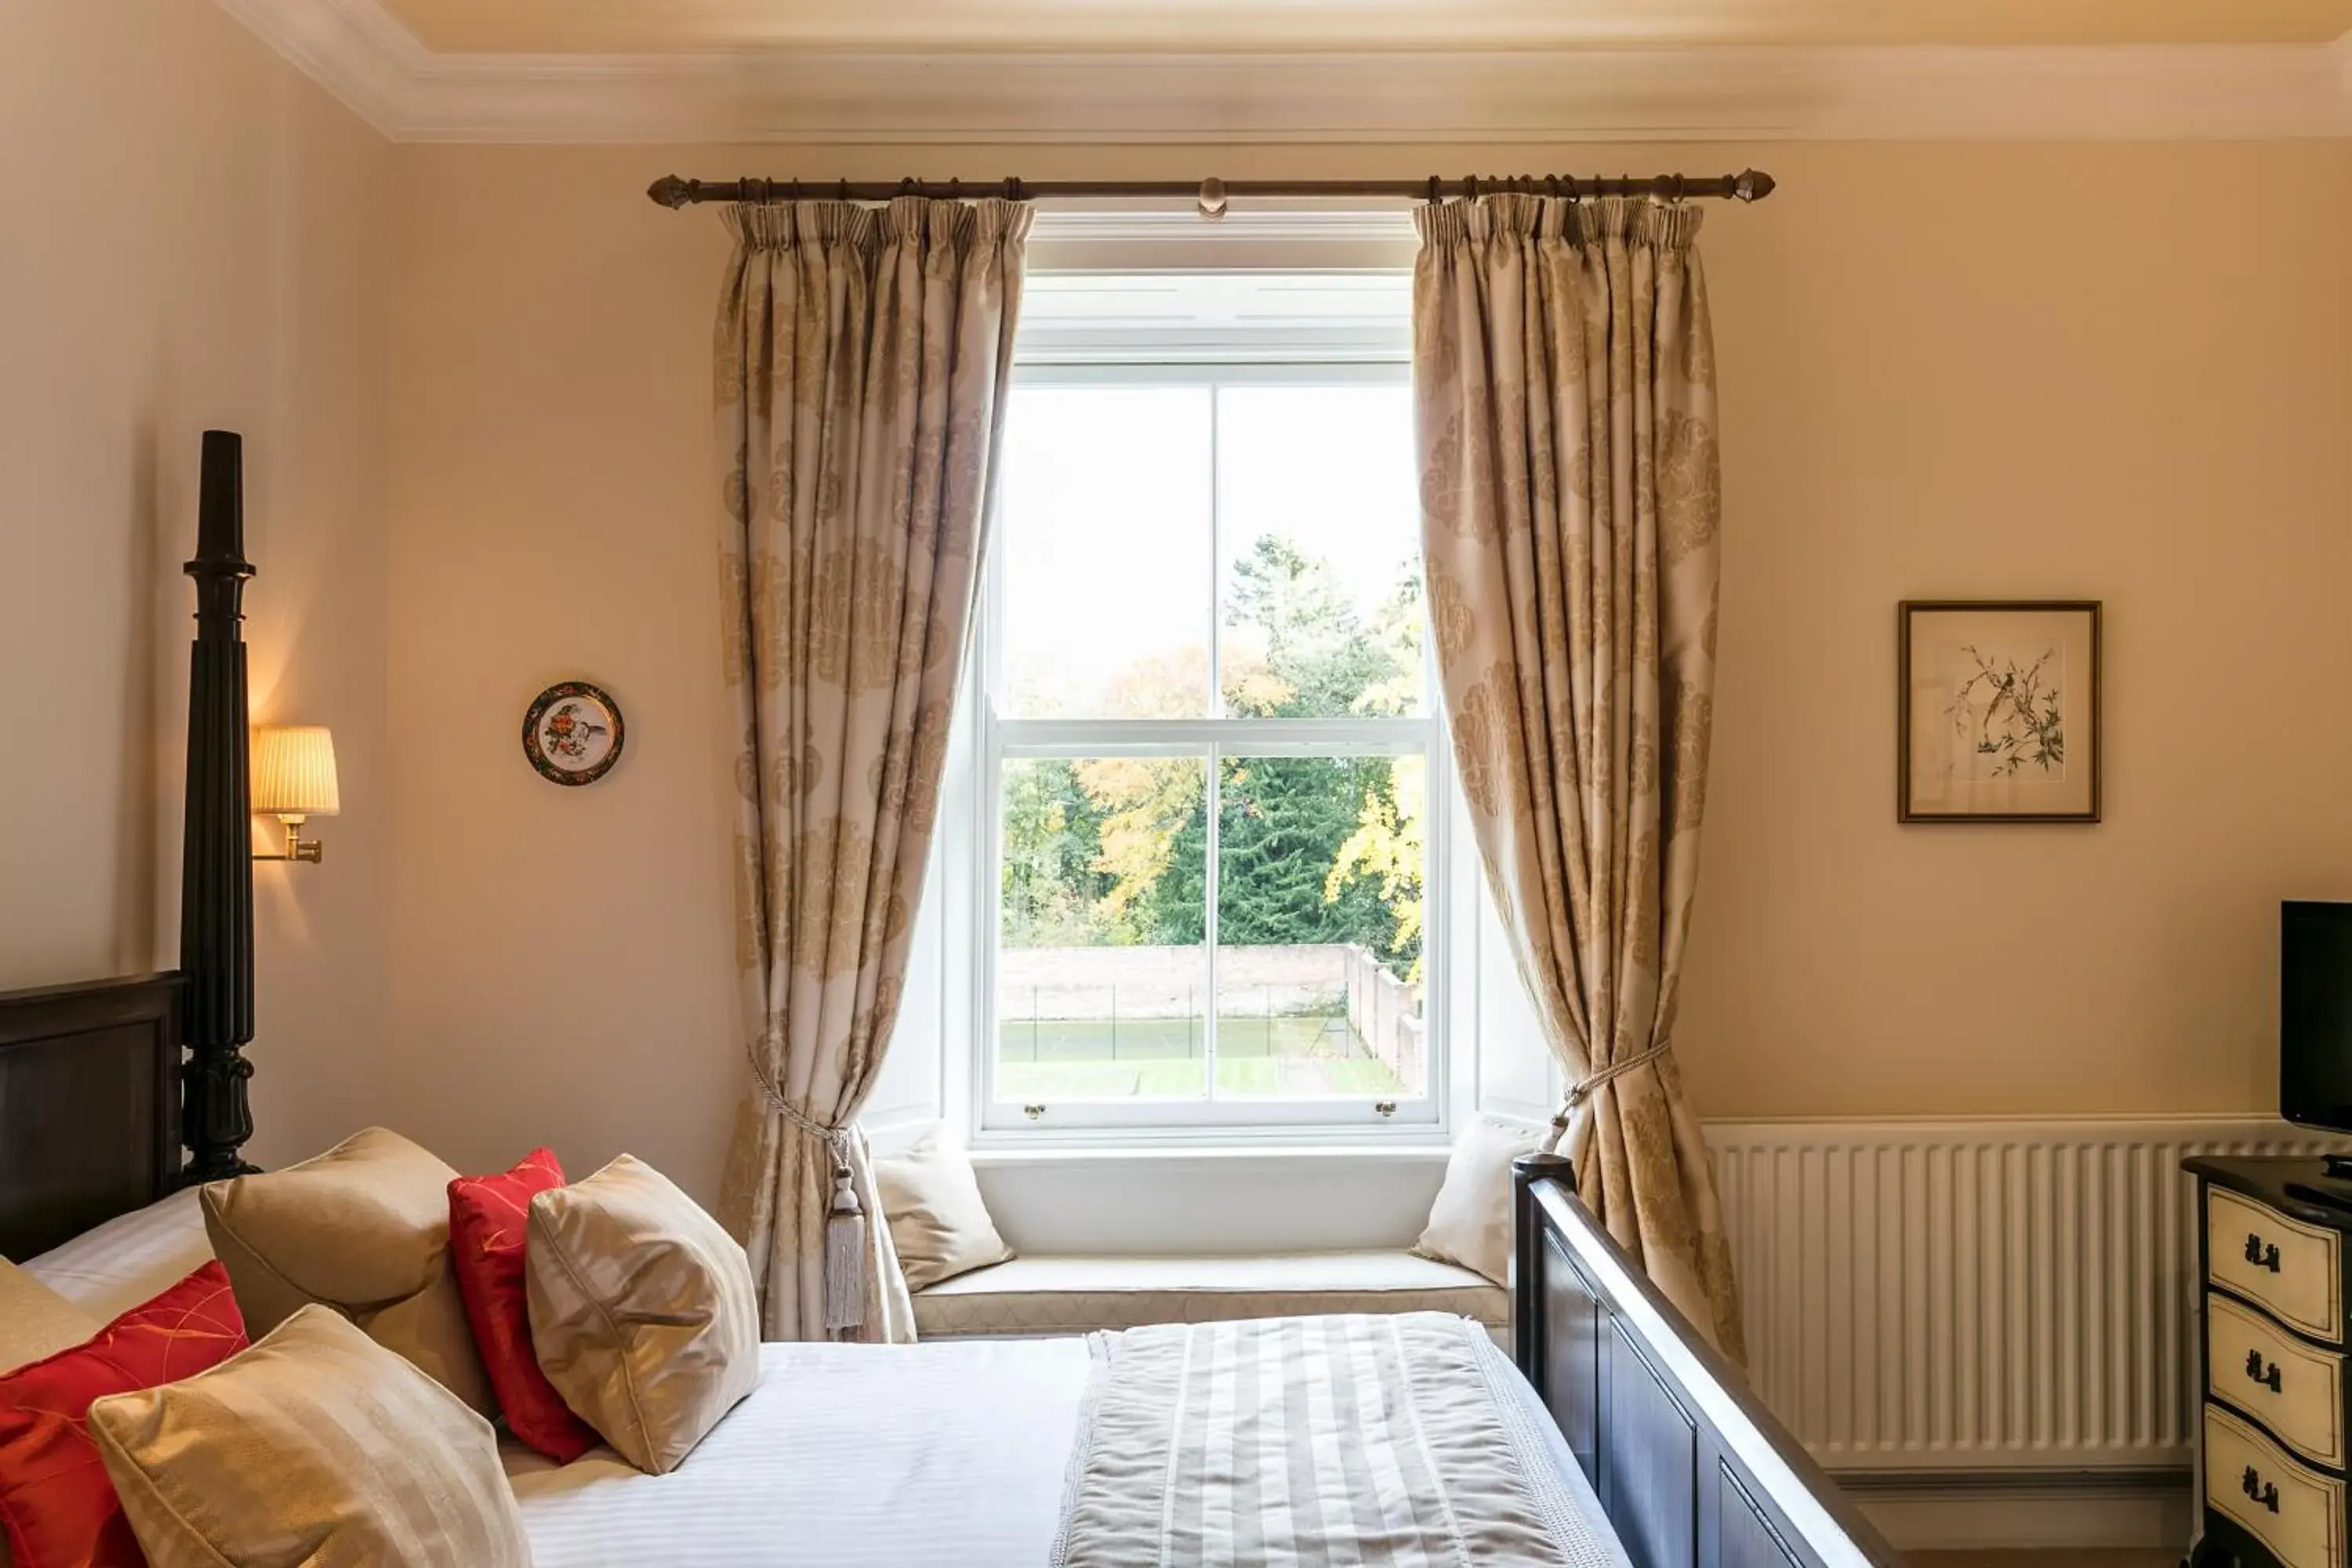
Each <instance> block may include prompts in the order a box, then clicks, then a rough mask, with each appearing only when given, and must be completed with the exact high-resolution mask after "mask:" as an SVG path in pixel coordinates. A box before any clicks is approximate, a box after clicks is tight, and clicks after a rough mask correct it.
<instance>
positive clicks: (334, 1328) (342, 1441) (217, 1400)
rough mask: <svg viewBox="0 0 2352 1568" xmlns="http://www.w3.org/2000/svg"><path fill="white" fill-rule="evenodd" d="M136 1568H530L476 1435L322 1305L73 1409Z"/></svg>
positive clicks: (435, 1394)
mask: <svg viewBox="0 0 2352 1568" xmlns="http://www.w3.org/2000/svg"><path fill="white" fill-rule="evenodd" d="M89 1429H90V1436H92V1437H93V1438H94V1439H95V1440H96V1441H97V1444H98V1449H99V1453H100V1457H101V1458H104V1459H105V1461H106V1470H107V1474H108V1475H109V1476H110V1477H111V1478H112V1479H113V1481H114V1489H115V1492H116V1494H117V1495H118V1496H120V1497H121V1500H122V1511H123V1512H124V1513H125V1514H126V1515H127V1516H128V1517H129V1518H130V1521H131V1531H132V1532H133V1533H134V1534H136V1535H137V1536H138V1537H139V1544H140V1545H141V1546H142V1548H144V1549H145V1551H146V1553H147V1561H148V1562H149V1563H150V1564H152V1568H224V1565H225V1564H226V1565H227V1568H296V1565H297V1564H299V1565H301V1568H426V1565H428V1564H429V1565H431V1568H457V1564H460V1563H462V1564H465V1565H466V1568H528V1565H529V1563H530V1545H529V1543H528V1542H527V1541H526V1540H525V1538H524V1535H523V1529H522V1518H521V1515H520V1513H519V1512H518V1511H517V1510H516V1508H515V1500H514V1493H513V1492H512V1490H511V1489H509V1487H508V1485H507V1479H506V1473H505V1471H504V1470H503V1469H501V1468H499V1444H498V1436H497V1435H496V1434H495V1433H494V1432H492V1431H491V1429H490V1424H489V1423H488V1422H487V1421H485V1420H483V1419H482V1418H481V1417H480V1416H479V1415H475V1414H474V1413H473V1412H472V1411H470V1410H468V1409H467V1408H466V1406H465V1405H463V1404H461V1403H459V1402H458V1401H457V1399H456V1398H454V1397H452V1396H451V1395H450V1394H449V1393H448V1391H447V1390H446V1389H444V1388H443V1387H441V1385H440V1384H436V1383H435V1382H434V1381H433V1380H432V1379H431V1378H429V1377H426V1376H425V1375H424V1373H420V1372H419V1371H417V1370H416V1368H415V1367H414V1366H412V1365H410V1364H409V1363H407V1362H406V1361H404V1360H403V1359H402V1358H401V1357H399V1356H396V1355H394V1354H393V1353H392V1352H389V1351H387V1350H385V1349H383V1347H382V1346H381V1345H378V1344H377V1343H376V1342H373V1340H371V1339H369V1338H368V1336H367V1335H365V1334H363V1333H362V1332H361V1331H359V1330H358V1329H355V1328H353V1327H352V1325H351V1324H350V1323H349V1322H346V1321H344V1320H343V1319H342V1318H341V1316H339V1315H337V1314H336V1313H335V1312H333V1311H331V1310H328V1309H327V1308H325V1307H319V1306H310V1307H304V1308H302V1309H301V1310H299V1311H297V1312H295V1313H294V1314H293V1315H292V1316H291V1317H289V1318H288V1319H287V1320H286V1321H284V1322H283V1323H280V1324H279V1325H278V1327H277V1328H276V1329H275V1330H273V1331H271V1332H270V1333H269V1334H268V1335H267V1336H265V1337H264V1338H263V1339H262V1340H261V1341H260V1342H258V1343H257V1344H255V1345H254V1346H253V1348H252V1349H250V1350H247V1351H246V1352H242V1353H241V1354H238V1355H234V1356H231V1357H230V1358H229V1359H228V1360H226V1361H225V1362H223V1363H220V1364H219V1365H218V1366H215V1367H213V1368H212V1369H210V1370H209V1371H205V1372H200V1373H196V1374H195V1375H194V1377H190V1378H185V1379H183V1380H182V1381H181V1382H178V1383H173V1384H164V1385H163V1387H161V1388H151V1389H145V1390H142V1391H141V1392H140V1393H137V1394H111V1395H110V1396H108V1397H107V1398H104V1399H100V1400H97V1401H94V1402H93V1403H92V1404H91V1405H90V1407H89Z"/></svg>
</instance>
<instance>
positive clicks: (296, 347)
mask: <svg viewBox="0 0 2352 1568" xmlns="http://www.w3.org/2000/svg"><path fill="white" fill-rule="evenodd" d="M392 156H393V154H392V150H391V148H390V147H389V145H388V144H386V143H384V142H383V141H382V140H381V139H380V138H378V137H377V136H375V135H374V134H373V132H370V131H368V130H366V129H365V128H364V127H363V126H362V125H361V123H360V122H359V121H357V120H355V119H354V118H353V117H352V116H351V115H350V114H349V113H347V112H346V111H345V110H342V109H341V107H340V106H338V105H336V104H335V103H334V102H333V101H332V100H330V99H328V98H327V97H326V96H325V95H324V94H323V93H321V92H320V90H319V89H317V88H316V87H314V86H313V85H312V84H311V83H310V82H309V81H308V80H307V79H304V78H303V77H301V76H300V75H299V73H297V72H296V71H295V70H294V69H293V68H290V67H289V66H287V65H286V64H284V63H283V62H282V61H280V60H279V59H278V58H277V57H276V56H275V55H273V54H271V53H269V52H268V50H267V49H265V48H264V47H262V46H261V45H260V44H259V43H258V42H257V41H256V40H255V39H254V38H253V37H251V36H250V35H249V34H247V32H246V31H245V30H244V29H243V28H242V27H240V26H237V24H236V23H235V22H234V21H232V20H230V19H229V18H228V17H227V16H226V15H225V14H224V13H222V12H221V11H220V10H219V9H218V8H217V7H215V6H213V5H202V4H191V3H189V0H76V3H75V4H71V5H57V4H49V5H8V6H0V189H5V190H6V191H7V192H8V193H10V195H9V198H8V199H9V204H10V210H9V214H8V216H7V217H6V219H5V221H0V584H5V588H6V607H5V613H0V736H5V741H0V988H5V987H16V986H26V985H37V984H52V983H56V982H62V981H69V980H85V979H91V978H96V977H99V976H101V975H107V974H113V973H128V972H135V971H140V970H143V969H147V968H152V967H158V966H169V965H170V964H172V963H174V962H175V961H176V956H177V951H178V935H177V931H178V926H177V921H178V903H177V889H178V886H179V788H180V778H181V754H182V750H183V746H184V733H185V725H184V705H185V701H186V683H187V673H186V672H187V653H186V647H187V640H186V639H187V637H188V636H189V634H190V631H191V625H190V621H189V618H188V617H189V615H190V612H191V610H192V608H193V600H192V598H191V596H190V592H189V589H188V586H187V584H186V581H185V579H184V578H183V577H182V575H181V574H180V570H179V566H180V563H181V562H183V561H184V560H185V559H186V557H187V555H188V554H189V552H190V550H191V548H192V546H193V544H194V527H195V480H196V460H197V445H198V436H199V433H200V432H201V431H202V430H204V429H205V427H207V426H226V427H227V428H231V429H236V430H241V431H243V432H244V434H245V437H246V485H247V551H248V553H249V554H251V555H252V556H253V558H254V559H255V560H256V561H257V563H259V565H260V569H261V574H260V576H259V577H258V579H257V581H256V582H255V584H253V587H252V589H251V590H250V592H249V593H248V594H247V601H246V604H247V616H248V620H247V637H248V639H249V640H250V642H251V644H252V653H251V656H250V657H251V668H252V685H253V696H254V705H255V712H256V716H257V718H258V719H261V720H264V721H268V720H273V719H283V720H287V721H312V722H319V723H325V724H331V725H332V726H333V727H334V731H335V739H336V742H337V747H338V750H339V752H340V756H341V772H342V784H343V801H344V806H345V811H346V813H347V815H345V816H343V817H341V819H339V820H337V821H334V822H331V823H324V824H321V826H322V828H323V837H325V838H326V839H327V840H328V843H329V850H328V858H327V863H326V864H325V865H324V866H322V867H319V868H310V867H304V868H300V870H299V872H298V873H296V874H293V875H289V874H288V872H287V870H286V868H282V867H281V868H270V867H264V868H258V870H257V876H256V892H257V906H258V910H259V919H258V926H259V932H258V942H259V986H260V990H259V995H258V998H257V1001H258V1014H259V1019H260V1032H259V1037H258V1038H257V1042H256V1046H255V1049H254V1053H253V1055H254V1058H255V1060H256V1061H257V1063H258V1064H259V1068H260V1074H259V1077H258V1078H257V1079H256V1080H255V1083H254V1101H255V1107H256V1112H257V1120H258V1121H259V1125H260V1128H261V1136H260V1138H259V1140H258V1141H257V1143H256V1145H255V1152H256V1153H257V1157H259V1158H262V1159H265V1160H279V1159H284V1158H286V1157H288V1156H289V1155H292V1154H295V1153H298V1152H305V1151H307V1150H310V1149H314V1148H316V1147H318V1146H319V1145H320V1143H322V1142H325V1141H326V1140H327V1139H329V1138H330V1137H331V1136H333V1135H334V1134H336V1133H338V1132H340V1131H342V1130H344V1129H345V1128H347V1127H349V1126H351V1125H352V1124H353V1123H354V1122H355V1121H358V1120H360V1119H362V1117H364V1116H365V1115H366V1114H367V1113H368V1108H369V1106H370V1104H371V1103H372V1101H373V1073H374V1069H375V1066H376V1063H377V1059H378V1056H379V1053H380V1050H381V1046H382V1040H383V932H384V921H383V910H384V850H385V846H386V843H387V841H388V833H387V826H388V823H387V793H386V791H385V788H384V775H383V768H384V763H385V746H384V733H383V702H384V679H383V659H384V594H383V569H384V552H383V419H382V406H383V385H384V365H383V324H384V321H385V309H384V302H383V294H384V288H385V285H386V282H387V280H388V278H389V268H388V267H387V265H386V261H385V256H386V253H387V248H388V247H387V241H388V237H389V235H390V223H389V213H388V210H387V208H388V201H389V196H390V193H391V171H392Z"/></svg>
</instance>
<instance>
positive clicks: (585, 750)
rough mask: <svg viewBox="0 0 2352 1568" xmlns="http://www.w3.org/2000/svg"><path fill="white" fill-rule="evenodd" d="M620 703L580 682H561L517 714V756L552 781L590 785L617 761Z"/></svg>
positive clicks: (620, 727)
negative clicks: (519, 746)
mask: <svg viewBox="0 0 2352 1568" xmlns="http://www.w3.org/2000/svg"><path fill="white" fill-rule="evenodd" d="M624 734H625V731H624V730H623V728H622V725H621V705H620V704H619V703H617V702H615V701H614V700H612V699H611V698H610V697H608V696H606V695H605V694H604V691H603V690H602V689H599V688H597V687H594V686H591V685H590V684H589V683H588V682H586V681H584V680H562V681H558V682H556V684H554V685H553V686H551V687H549V688H548V689H546V690H544V691H542V692H541V693H540V694H539V696H538V697H537V698H535V699H533V700H532V701H531V705H530V712H528V713H526V714H524V715H523V721H522V754H523V755H524V756H526V757H529V758H530V765H531V766H532V767H534V768H537V769H538V770H539V776H540V777H541V778H543V779H546V780H548V781H549V782H551V783H552V784H594V783H595V782H596V781H597V780H598V779H601V778H603V777H604V775H605V774H606V773H610V772H612V771H613V764H614V763H617V762H619V761H620V760H621V742H622V739H623V737H624Z"/></svg>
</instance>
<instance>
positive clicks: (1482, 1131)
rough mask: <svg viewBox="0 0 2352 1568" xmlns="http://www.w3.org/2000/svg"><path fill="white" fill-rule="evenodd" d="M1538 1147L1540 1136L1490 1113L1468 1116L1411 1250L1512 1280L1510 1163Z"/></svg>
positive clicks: (1501, 1279)
mask: <svg viewBox="0 0 2352 1568" xmlns="http://www.w3.org/2000/svg"><path fill="white" fill-rule="evenodd" d="M1542 1146H1543V1134H1542V1133H1540V1132H1538V1131H1535V1130H1534V1129H1532V1128H1528V1127H1522V1126H1518V1125H1517V1124H1515V1123H1513V1122H1508V1121H1496V1119H1495V1118H1493V1117H1491V1116H1476V1117H1473V1118H1471V1121H1470V1125H1469V1126H1467V1127H1465V1128H1464V1129H1463V1130H1462V1133H1461V1136H1460V1137H1459V1138H1457V1139H1456V1140H1455V1141H1454V1152H1453V1154H1452V1155H1451V1156H1450V1157H1448V1158H1447V1160H1446V1162H1445V1183H1444V1185H1443V1186H1441V1187H1439V1188H1438V1190H1437V1201H1436V1202H1435V1203H1433V1204H1432V1205H1429V1225H1428V1227H1427V1228H1426V1229H1424V1230H1423V1232H1422V1233H1421V1239H1420V1240H1419V1241H1416V1242H1414V1243H1413V1244H1412V1249H1413V1250H1414V1251H1415V1252H1418V1253H1419V1254H1421V1255H1422V1256H1423V1258H1435V1259H1437V1260H1438V1261H1439V1262H1440V1263H1458V1264H1460V1265H1461V1266H1462V1267H1463V1268H1475V1269H1476V1270H1477V1271H1478V1272H1479V1273H1481V1274H1484V1275H1485V1276H1486V1278H1487V1279H1492V1280H1493V1281H1494V1282H1495V1283H1496V1284H1497V1285H1507V1284H1509V1283H1510V1282H1511V1162H1512V1161H1514V1160H1516V1159H1517V1158H1518V1157H1519V1156H1520V1155H1522V1154H1532V1153H1534V1152H1536V1151H1537V1150H1538V1149H1539V1148H1541V1147H1542Z"/></svg>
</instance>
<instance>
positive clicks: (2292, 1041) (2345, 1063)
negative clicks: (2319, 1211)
mask: <svg viewBox="0 0 2352 1568" xmlns="http://www.w3.org/2000/svg"><path fill="white" fill-rule="evenodd" d="M2279 1113H2280V1114H2281V1115H2283V1116H2284V1117H2285V1118H2286V1119H2287V1120H2288V1121H2293V1122H2296V1123H2299V1124H2300V1125H2302V1126H2305V1127H2316V1128H2320V1129H2322V1130H2324V1131H2330V1132H2352V904H2320V903H2298V902H2288V903H2284V904H2282V905H2280V906H2279ZM2331 1174H2334V1172H2331Z"/></svg>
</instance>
